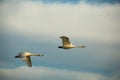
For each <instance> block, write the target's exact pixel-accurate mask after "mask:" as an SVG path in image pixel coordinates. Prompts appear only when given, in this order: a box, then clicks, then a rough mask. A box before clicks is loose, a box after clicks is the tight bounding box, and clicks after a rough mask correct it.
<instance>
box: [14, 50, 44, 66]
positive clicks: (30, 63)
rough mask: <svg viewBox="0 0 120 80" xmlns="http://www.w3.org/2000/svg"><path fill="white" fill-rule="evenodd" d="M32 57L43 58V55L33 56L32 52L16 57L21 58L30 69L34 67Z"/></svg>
mask: <svg viewBox="0 0 120 80" xmlns="http://www.w3.org/2000/svg"><path fill="white" fill-rule="evenodd" d="M30 56H43V54H32V53H30V52H21V53H19V54H18V55H17V56H15V58H21V59H22V60H23V61H25V62H26V63H27V65H28V67H32V62H31V59H30Z"/></svg>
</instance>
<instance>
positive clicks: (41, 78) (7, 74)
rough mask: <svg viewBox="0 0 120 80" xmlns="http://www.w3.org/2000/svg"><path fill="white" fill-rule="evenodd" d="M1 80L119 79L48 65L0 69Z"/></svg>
mask: <svg viewBox="0 0 120 80" xmlns="http://www.w3.org/2000/svg"><path fill="white" fill-rule="evenodd" d="M0 74H1V76H0V78H1V79H2V80H10V79H12V80H16V79H17V80H26V79H27V80H33V79H34V80H56V79H57V80H61V79H62V80H119V77H118V76H114V75H112V76H105V75H102V74H97V73H89V72H77V71H68V70H64V69H55V68H48V67H32V68H28V67H24V66H23V67H19V68H16V69H0Z"/></svg>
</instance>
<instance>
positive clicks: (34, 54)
mask: <svg viewBox="0 0 120 80" xmlns="http://www.w3.org/2000/svg"><path fill="white" fill-rule="evenodd" d="M30 56H43V54H31V55H30Z"/></svg>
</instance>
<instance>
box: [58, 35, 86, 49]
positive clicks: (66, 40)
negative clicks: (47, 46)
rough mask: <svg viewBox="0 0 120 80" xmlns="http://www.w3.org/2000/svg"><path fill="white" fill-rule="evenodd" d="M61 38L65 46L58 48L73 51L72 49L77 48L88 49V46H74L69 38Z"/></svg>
mask: <svg viewBox="0 0 120 80" xmlns="http://www.w3.org/2000/svg"><path fill="white" fill-rule="evenodd" d="M60 38H61V39H62V43H63V45H62V46H59V47H58V48H62V49H71V48H76V47H78V48H85V47H86V46H82V45H79V46H77V45H73V44H72V43H71V42H70V40H69V38H68V37H66V36H61V37H60Z"/></svg>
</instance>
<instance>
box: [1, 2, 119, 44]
mask: <svg viewBox="0 0 120 80" xmlns="http://www.w3.org/2000/svg"><path fill="white" fill-rule="evenodd" d="M1 6H2V8H1V9H2V11H3V15H4V16H3V19H2V22H3V23H2V24H3V27H4V29H5V30H6V32H11V33H16V34H22V35H24V36H25V35H26V36H34V37H35V36H37V37H38V36H40V35H41V36H54V37H56V36H59V35H68V36H71V37H77V38H80V37H81V38H84V39H87V40H96V41H102V42H110V43H114V42H119V41H120V38H119V34H120V32H119V31H118V30H119V25H120V23H119V22H120V17H119V16H120V11H119V7H120V4H114V5H110V4H103V5H89V4H86V3H79V4H77V5H70V4H66V5H65V4H42V3H38V2H29V1H26V2H21V3H16V4H15V3H14V6H13V4H12V3H6V4H2V5H1Z"/></svg>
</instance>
